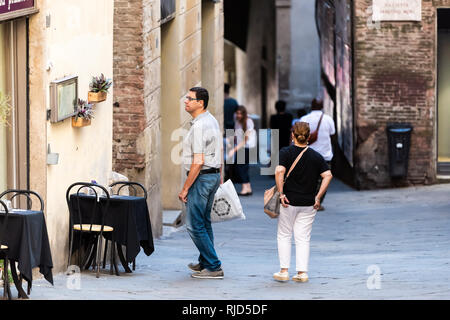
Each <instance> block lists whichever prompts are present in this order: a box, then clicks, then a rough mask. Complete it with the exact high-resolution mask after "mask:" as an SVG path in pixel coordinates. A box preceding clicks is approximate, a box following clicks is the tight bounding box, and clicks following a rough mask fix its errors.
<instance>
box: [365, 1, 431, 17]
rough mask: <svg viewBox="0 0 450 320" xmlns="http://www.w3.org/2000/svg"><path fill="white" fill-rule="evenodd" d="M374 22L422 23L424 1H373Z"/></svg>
mask: <svg viewBox="0 0 450 320" xmlns="http://www.w3.org/2000/svg"><path fill="white" fill-rule="evenodd" d="M372 20H373V21H421V20H422V0H373V17H372Z"/></svg>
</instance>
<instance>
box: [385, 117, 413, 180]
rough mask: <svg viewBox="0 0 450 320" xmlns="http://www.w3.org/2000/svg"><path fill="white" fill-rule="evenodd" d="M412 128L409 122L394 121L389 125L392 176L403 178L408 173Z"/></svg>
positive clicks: (390, 169) (390, 172)
mask: <svg viewBox="0 0 450 320" xmlns="http://www.w3.org/2000/svg"><path fill="white" fill-rule="evenodd" d="M412 129H413V127H412V126H411V125H410V124H409V123H393V124H388V126H387V135H388V148H389V174H390V176H391V177H392V178H403V177H406V175H407V173H408V159H409V149H410V145H411V132H412Z"/></svg>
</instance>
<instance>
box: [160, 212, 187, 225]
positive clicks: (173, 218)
mask: <svg viewBox="0 0 450 320" xmlns="http://www.w3.org/2000/svg"><path fill="white" fill-rule="evenodd" d="M182 215H183V212H182V211H181V210H163V215H162V218H163V225H164V226H169V227H175V228H178V227H180V226H181V225H182V223H183V221H182Z"/></svg>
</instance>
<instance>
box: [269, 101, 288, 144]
mask: <svg viewBox="0 0 450 320" xmlns="http://www.w3.org/2000/svg"><path fill="white" fill-rule="evenodd" d="M275 109H276V110H277V114H274V115H272V116H271V117H270V128H271V129H278V130H279V150H281V148H283V147H287V146H289V144H290V142H291V126H292V115H291V114H290V113H287V112H286V102H285V101H283V100H279V101H277V102H276V103H275Z"/></svg>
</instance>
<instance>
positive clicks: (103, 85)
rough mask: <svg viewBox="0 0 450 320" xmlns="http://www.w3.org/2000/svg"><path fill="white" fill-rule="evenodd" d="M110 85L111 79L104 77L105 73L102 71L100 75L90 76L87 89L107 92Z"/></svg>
mask: <svg viewBox="0 0 450 320" xmlns="http://www.w3.org/2000/svg"><path fill="white" fill-rule="evenodd" d="M111 86H112V80H111V79H106V77H105V75H104V74H103V73H102V75H101V76H100V77H92V81H91V84H90V85H89V90H90V91H92V92H106V93H108V90H109V88H111Z"/></svg>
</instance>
